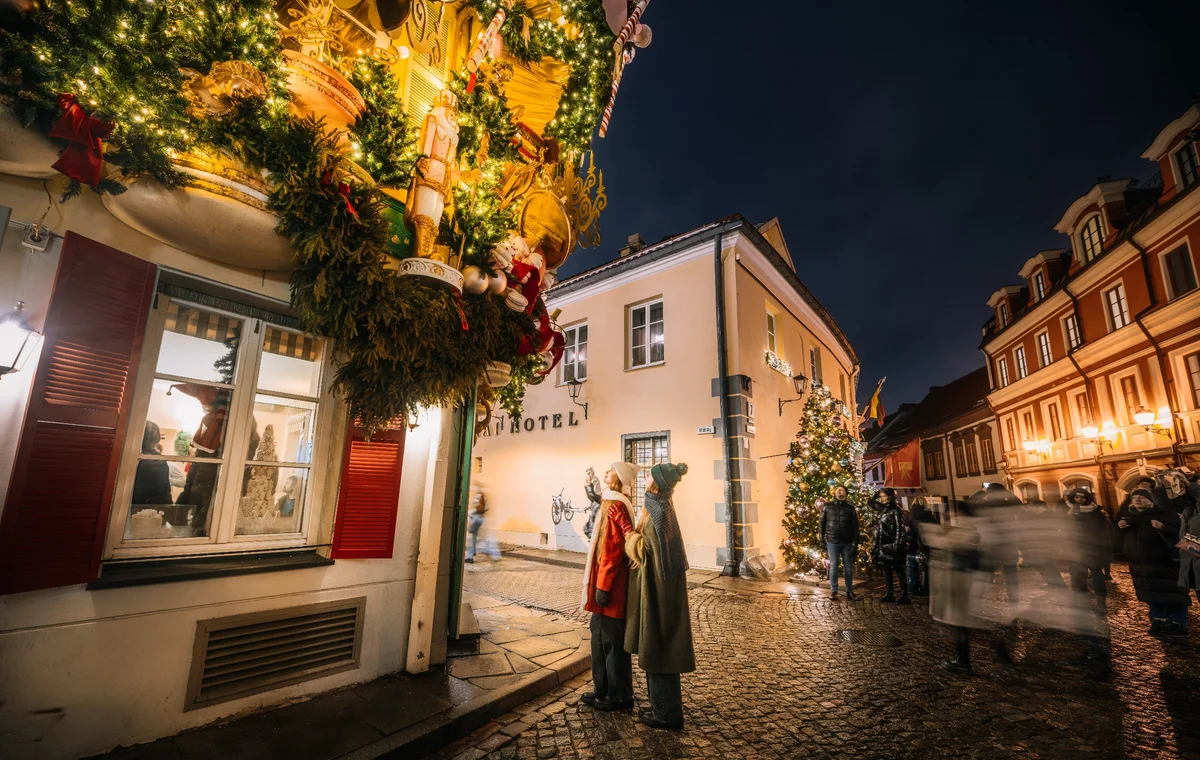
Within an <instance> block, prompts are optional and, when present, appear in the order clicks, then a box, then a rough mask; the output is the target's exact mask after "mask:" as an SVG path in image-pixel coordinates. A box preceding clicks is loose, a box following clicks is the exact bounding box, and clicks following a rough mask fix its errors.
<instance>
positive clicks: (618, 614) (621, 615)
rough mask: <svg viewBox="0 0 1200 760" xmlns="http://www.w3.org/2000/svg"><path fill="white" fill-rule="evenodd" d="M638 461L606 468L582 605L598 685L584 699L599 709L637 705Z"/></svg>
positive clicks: (593, 672) (619, 463) (595, 680)
mask: <svg viewBox="0 0 1200 760" xmlns="http://www.w3.org/2000/svg"><path fill="white" fill-rule="evenodd" d="M636 483H637V467H636V466H635V465H633V464H630V463H629V462H613V465H612V467H610V468H609V470H608V472H606V473H604V479H603V481H602V484H603V492H602V493H601V495H600V498H601V502H600V508H599V509H598V510H597V512H596V525H595V528H594V530H593V532H592V542H591V544H590V545H589V547H588V556H587V563H586V565H585V567H586V573H587V575H586V577H585V580H584V585H583V608H584V609H585V610H587V611H588V612H590V613H592V621H591V625H590V629H591V633H592V682H593V684H594V685H595V691H590V692H587V693H585V694H584V695H583V697H582V699H583V703H584V704H587V705H591V706H592V707H594V708H596V709H597V710H604V711H608V712H611V711H614V710H632V709H633V660H632V658H631V657H630V656H629V653H628V652H626V651H625V598H626V595H627V594H628V592H629V589H628V584H629V560H628V559H627V558H626V557H625V537H626V536H627V535H629V534H630V533H631V532H633V502H631V501H630V498H629V497H630V495H631V494H632V493H633V488H634V485H635V484H636Z"/></svg>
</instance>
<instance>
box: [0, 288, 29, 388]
mask: <svg viewBox="0 0 1200 760" xmlns="http://www.w3.org/2000/svg"><path fill="white" fill-rule="evenodd" d="M24 312H25V302H24V301H17V305H16V307H15V308H14V309H13V310H12V311H10V312H9V313H8V314H5V315H4V316H3V317H0V377H3V376H4V375H7V374H9V373H11V372H17V371H19V370H20V369H21V367H22V366H24V364H25V360H26V359H28V358H29V355H30V354H31V353H33V348H34V346H36V345H37V332H36V331H34V329H33V328H32V327H30V326H29V323H28V322H26V321H25V314H24Z"/></svg>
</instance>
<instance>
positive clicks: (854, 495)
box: [779, 385, 876, 573]
mask: <svg viewBox="0 0 1200 760" xmlns="http://www.w3.org/2000/svg"><path fill="white" fill-rule="evenodd" d="M849 420H850V410H849V409H847V408H846V406H845V404H843V403H842V402H841V401H838V400H837V399H836V398H834V397H833V394H832V393H830V391H829V388H828V387H826V386H823V385H818V386H816V387H814V388H813V389H812V391H811V392H810V393H809V394H808V399H807V400H806V401H805V402H804V411H803V412H801V415H800V432H799V433H797V435H796V440H795V441H794V442H793V443H792V444H791V446H790V447H789V450H788V459H787V483H788V496H787V503H786V505H785V508H784V512H783V527H784V529H785V530H786V531H787V537H786V538H784V539H783V543H782V545H781V546H780V547H779V548H780V549H781V550H782V551H783V558H784V561H785V562H787V563H788V564H789V565H791V566H792V567H794V568H796V569H797V570H801V571H809V570H815V571H817V572H818V573H824V572H827V571H828V568H829V560H828V557H826V547H825V546H824V545H822V544H821V541H820V519H821V509H822V507H824V506H825V503H826V502H828V501H832V500H833V489H834V488H836V487H837V486H844V487H845V489H846V492H847V496H846V498H847V500H848V501H849V502H850V503H851V504H853V505H854V507H855V510H856V511H857V512H858V522H859V544H858V547H859V548H858V557H857V562H856V564H857V565H859V566H861V567H866V564H867V558H868V557H869V556H870V555H869V552H870V542H871V535H872V532H873V526H874V524H875V519H876V515H875V513H874V510H872V509H871V508H870V507H869V505H868V504H867V493H866V486H865V485H864V484H863V483H862V482H861V480H860V478H859V473H858V464H857V459H858V457H857V454H859V453H861V451H862V444H861V443H860V442H859V441H857V440H855V439H854V438H852V437H851V435H850V432H849V430H848V429H847V428H846V426H847V425H848V424H849Z"/></svg>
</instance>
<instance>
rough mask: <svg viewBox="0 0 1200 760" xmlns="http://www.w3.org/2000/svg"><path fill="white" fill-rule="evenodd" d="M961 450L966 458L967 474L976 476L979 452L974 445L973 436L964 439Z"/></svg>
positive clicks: (978, 471)
mask: <svg viewBox="0 0 1200 760" xmlns="http://www.w3.org/2000/svg"><path fill="white" fill-rule="evenodd" d="M963 449H964V451H965V452H966V457H967V474H968V475H978V474H979V473H980V470H979V450H978V447H977V446H976V445H975V436H973V435H972V436H970V437H968V438H966V439H965V440H964V442H963Z"/></svg>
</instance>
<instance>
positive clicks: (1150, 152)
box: [1142, 105, 1200, 179]
mask: <svg viewBox="0 0 1200 760" xmlns="http://www.w3.org/2000/svg"><path fill="white" fill-rule="evenodd" d="M1196 122H1200V105H1193V106H1191V107H1190V108H1188V110H1186V111H1184V112H1183V115H1182V116H1180V117H1179V118H1178V119H1176V120H1175V121H1173V122H1171V123H1170V124H1168V125H1167V126H1165V127H1163V129H1162V131H1161V132H1159V133H1158V136H1157V137H1155V138H1154V142H1152V143H1150V147H1149V148H1146V150H1145V152H1143V153H1142V158H1148V159H1150V160H1151V161H1157V160H1158V159H1160V158H1162V156H1163V154H1164V153H1166V152H1167V151H1168V150H1170V149H1171V147H1172V146H1173V145H1174V143H1175V138H1176V137H1178V136H1179V133H1180V132H1183V131H1184V130H1186V129H1189V128H1191V127H1192V126H1194V125H1195V124H1196ZM1163 179H1166V178H1165V177H1164V178H1163Z"/></svg>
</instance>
